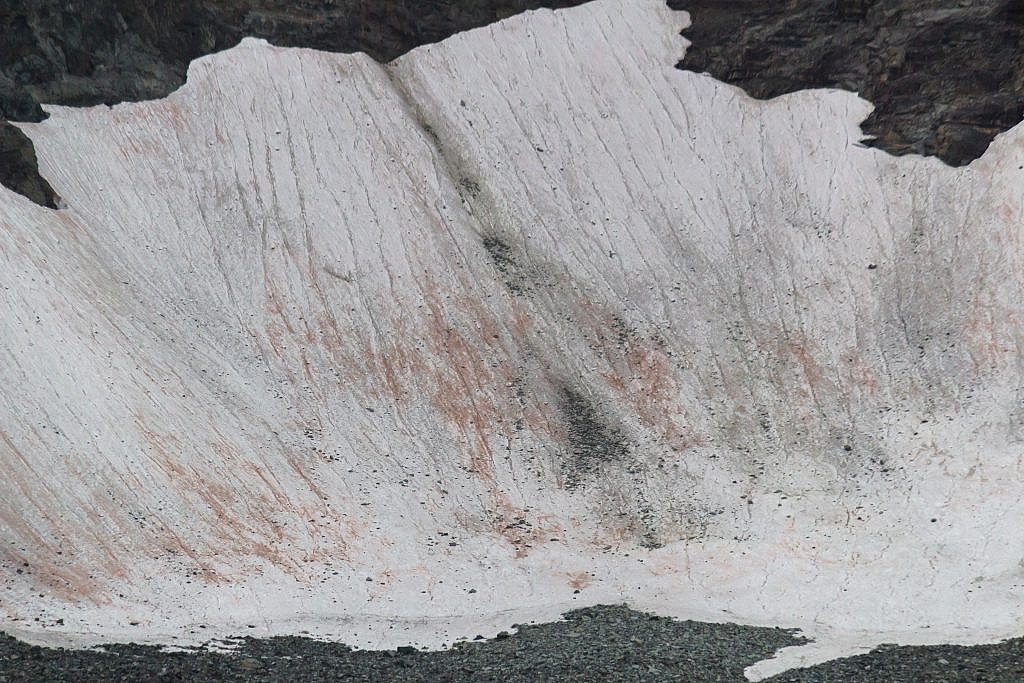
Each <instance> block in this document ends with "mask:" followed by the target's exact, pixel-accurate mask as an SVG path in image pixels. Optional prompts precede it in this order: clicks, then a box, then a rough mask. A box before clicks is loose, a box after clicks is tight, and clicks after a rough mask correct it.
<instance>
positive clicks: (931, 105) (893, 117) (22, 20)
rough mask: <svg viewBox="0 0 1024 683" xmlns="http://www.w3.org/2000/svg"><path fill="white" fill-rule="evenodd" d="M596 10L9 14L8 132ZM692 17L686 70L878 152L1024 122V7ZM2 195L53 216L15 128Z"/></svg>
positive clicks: (18, 7) (899, 0)
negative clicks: (834, 112)
mask: <svg viewBox="0 0 1024 683" xmlns="http://www.w3.org/2000/svg"><path fill="white" fill-rule="evenodd" d="M582 2H583V0H428V1H425V2H412V1H411V0H324V1H322V2H318V1H314V0H299V1H295V2H290V1H289V2H285V0H60V1H58V0H20V1H19V2H11V3H5V4H4V6H3V7H2V8H0V119H7V120H13V121H38V120H41V119H42V118H43V116H44V114H43V112H42V110H41V109H40V107H39V103H40V102H47V103H54V104H67V105H78V106H84V105H92V104H99V103H106V104H113V103H115V102H120V101H124V100H138V99H148V98H154V97H162V96H164V95H166V94H167V93H168V92H170V91H171V90H173V89H174V88H176V87H178V86H179V85H181V83H182V82H183V80H184V77H185V71H186V69H187V67H188V64H189V62H190V61H191V60H192V59H195V58H196V57H199V56H201V55H204V54H207V53H210V52H215V51H218V50H223V49H225V48H228V47H230V46H232V45H234V44H235V43H237V42H238V40H240V39H241V38H242V37H243V36H247V35H251V36H257V37H262V38H266V39H268V40H270V41H271V42H273V43H274V44H277V45H283V46H302V47H312V48H317V49H322V50H331V51H337V52H353V51H364V52H367V53H369V54H370V55H372V56H373V57H375V58H376V59H379V60H384V61H386V60H390V59H392V58H394V57H396V56H398V55H400V54H402V53H403V52H406V51H408V50H410V49H411V48H413V47H415V46H417V45H421V44H423V43H428V42H434V41H438V40H441V39H443V38H445V37H446V36H448V35H450V34H452V33H454V32H457V31H460V30H465V29H468V28H472V27H474V26H480V25H484V24H487V23H490V22H493V21H496V20H498V19H501V18H503V17H506V16H509V15H512V14H515V13H517V12H521V11H524V10H526V9H531V8H536V7H541V6H543V7H565V6H570V5H577V4H581V3H582ZM670 4H671V5H672V6H673V7H675V8H676V9H686V10H689V11H690V12H691V13H692V15H693V19H694V25H693V27H692V28H690V29H689V30H688V31H687V32H686V35H687V36H688V37H689V38H690V40H692V41H693V47H692V48H691V50H690V52H689V53H688V54H687V57H686V59H685V60H684V62H683V63H682V64H681V66H682V67H683V68H687V69H692V70H695V71H707V72H709V73H711V74H712V75H713V76H715V77H716V78H719V79H721V80H723V81H726V82H729V83H734V84H736V85H739V86H741V87H743V88H744V89H745V90H746V91H747V92H749V93H750V94H751V95H753V96H754V97H761V98H765V97H773V96H776V95H780V94H782V93H786V92H791V91H794V90H800V89H803V88H815V87H826V86H828V87H839V88H844V89H847V90H853V91H857V92H859V93H860V94H861V95H862V96H864V97H866V98H867V99H869V100H871V101H872V102H874V103H875V105H876V106H877V109H876V111H875V113H874V114H872V116H871V117H870V118H869V119H868V121H867V122H866V123H865V126H864V127H865V130H866V131H867V132H868V133H870V134H872V135H874V136H876V140H875V141H874V142H873V143H872V144H874V145H876V146H878V147H880V148H882V149H885V150H887V151H889V152H892V153H894V154H905V153H908V152H914V153H919V154H931V155H935V156H938V157H939V158H941V159H943V160H944V161H946V162H947V163H950V164H954V165H960V164H965V163H967V162H969V161H971V160H972V159H975V158H977V157H978V156H980V155H981V153H982V152H983V151H984V150H985V148H986V147H987V146H988V143H989V142H990V141H991V140H992V138H993V137H994V136H995V135H996V134H997V133H999V132H1001V131H1003V130H1006V129H1008V128H1010V127H1012V126H1014V125H1016V124H1017V123H1018V122H1019V121H1020V120H1021V118H1022V117H1024V0H923V1H922V2H906V1H905V0H896V1H892V0H888V1H886V2H882V1H881V0H850V1H849V2H836V1H835V0H790V1H789V2H768V3H765V2H758V1H756V0H671V2H670ZM0 182H2V183H3V184H4V185H6V186H8V187H11V188H13V189H15V190H17V191H18V192H21V193H22V194H24V195H26V196H28V197H30V198H31V199H33V200H34V201H36V202H38V203H41V204H44V205H49V206H53V202H54V197H53V193H52V190H50V189H49V186H48V185H47V184H46V181H45V180H43V179H41V178H40V177H39V176H38V172H37V171H36V170H35V154H34V152H32V149H31V145H30V144H29V143H28V141H27V140H26V139H25V138H24V137H23V136H21V135H20V134H19V133H18V132H17V131H14V130H12V129H11V128H10V127H9V126H6V125H4V124H2V123H0Z"/></svg>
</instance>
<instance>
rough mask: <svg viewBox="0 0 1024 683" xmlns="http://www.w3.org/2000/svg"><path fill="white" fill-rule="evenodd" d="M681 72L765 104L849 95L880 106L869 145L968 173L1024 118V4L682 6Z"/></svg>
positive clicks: (699, 1) (715, 2)
mask: <svg viewBox="0 0 1024 683" xmlns="http://www.w3.org/2000/svg"><path fill="white" fill-rule="evenodd" d="M670 4H671V5H673V6H675V7H676V8H677V9H685V10H688V11H690V13H691V15H692V18H693V26H692V27H691V28H689V29H688V30H687V31H686V36H687V37H688V38H689V39H690V40H692V41H693V46H692V47H691V48H690V49H689V50H688V51H687V53H686V59H685V60H684V61H683V63H682V64H681V65H680V66H681V67H683V68H686V69H692V70H694V71H706V72H708V73H710V74H711V75H712V76H714V77H715V78H718V79H720V80H723V81H726V82H728V83H732V84H734V85H738V86H740V87H741V88H743V89H744V90H746V91H747V92H748V93H749V94H751V95H753V96H754V97H758V98H768V97H775V96H777V95H781V94H783V93H788V92H794V91H796V90H803V89H806V88H824V87H829V88H842V89H844V90H850V91H853V92H856V93H859V94H860V96H861V97H864V98H865V99H867V100H869V101H871V102H872V103H873V104H874V105H875V111H874V112H873V113H872V114H871V116H869V117H868V119H867V120H866V121H865V122H864V124H863V126H862V127H863V129H864V131H865V132H866V133H868V134H869V135H872V136H874V139H873V140H871V141H869V143H868V144H871V145H874V146H876V147H879V148H881V149H884V150H886V151H887V152H890V153H893V154H908V153H913V154H928V155H934V156H937V157H939V158H940V159H942V160H943V161H945V162H946V163H948V164H951V165H954V166H959V165H963V164H966V163H968V162H970V161H972V160H973V159H976V158H978V157H979V156H981V154H982V153H983V152H984V151H985V149H986V148H987V147H988V145H989V142H991V141H992V138H993V137H995V136H996V135H997V134H998V133H1001V132H1003V131H1005V130H1007V129H1008V128H1010V127H1012V126H1014V125H1016V124H1017V123H1019V122H1020V121H1021V119H1022V118H1024V1H1022V0H925V1H924V2H919V1H917V2H906V1H903V0H900V1H897V2H892V1H888V0H887V1H886V2H880V1H878V0H855V1H849V2H835V1H834V0H801V1H798V2H762V1H760V0H740V1H739V2H736V1H735V0H672V2H671V3H670Z"/></svg>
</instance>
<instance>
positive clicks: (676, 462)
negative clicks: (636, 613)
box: [0, 0, 1024, 668]
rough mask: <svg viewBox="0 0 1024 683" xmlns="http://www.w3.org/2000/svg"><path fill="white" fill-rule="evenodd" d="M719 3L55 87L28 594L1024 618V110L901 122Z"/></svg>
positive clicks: (9, 502)
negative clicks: (159, 86)
mask: <svg viewBox="0 0 1024 683" xmlns="http://www.w3.org/2000/svg"><path fill="white" fill-rule="evenodd" d="M684 20H685V15H682V14H677V13H673V12H670V11H669V10H668V9H667V8H665V7H664V6H663V5H662V4H661V3H660V2H655V1H654V0H644V1H642V2H635V3H629V4H627V5H622V4H620V3H613V2H611V1H610V0H599V1H598V2H595V3H591V4H588V5H586V6H583V7H580V8H576V9H572V10H564V11H558V12H550V11H542V12H533V13H528V14H526V15H523V16H520V17H515V18H512V19H509V20H507V21H504V22H501V23H499V24H495V25H493V26H490V27H487V28H484V29H478V30H474V31H470V32H467V33H464V34H459V35H456V36H453V37H452V38H450V39H448V40H446V41H444V42H443V43H439V44H436V45H431V46H426V47H423V48H419V49H417V50H415V51H413V52H411V53H409V54H408V55H405V56H403V57H401V58H399V59H397V60H395V61H394V62H391V63H389V64H386V65H381V64H378V63H377V62H374V61H373V60H372V59H370V58H369V57H367V56H365V55H333V54H326V53H320V52H315V51H311V50H300V49H282V48H275V47H271V46H269V45H267V44H266V43H263V42H261V41H255V40H246V41H243V43H242V44H241V45H240V46H239V47H237V48H235V49H232V50H229V51H227V52H224V53H220V54H217V55H214V56H211V57H206V58H203V59H200V60H197V61H196V62H194V63H193V65H192V66H191V68H190V70H189V77H188V82H187V84H186V85H185V86H184V87H183V88H182V89H180V90H179V91H177V92H175V93H172V94H171V95H170V96H168V97H167V98H165V99H162V100H155V101H151V102H142V103H135V104H123V105H117V106H114V107H95V108H87V109H70V108H63V107H52V108H49V112H50V118H49V119H48V120H47V121H45V122H42V123H39V124H25V125H23V126H22V128H23V130H24V131H25V132H26V134H27V135H29V137H30V138H31V139H32V141H33V142H34V144H35V145H36V148H37V150H38V153H39V158H40V168H41V170H42V172H43V175H44V176H45V177H46V178H47V179H48V180H49V182H50V183H51V184H52V186H53V188H54V190H55V191H56V192H57V194H58V195H59V196H60V197H61V198H62V200H63V202H64V205H65V207H66V208H64V209H62V210H59V211H48V210H45V209H43V208H41V207H38V206H36V205H34V204H32V203H31V202H29V201H27V200H25V199H24V198H22V197H20V196H18V195H15V194H14V193H12V192H7V191H3V194H2V195H0V226H2V233H0V287H2V292H3V296H4V301H5V306H6V312H5V313H4V315H3V316H2V317H0V339H3V343H2V345H0V387H2V388H0V463H2V466H3V468H4V471H5V473H7V476H6V478H4V479H3V480H2V481H0V520H2V528H3V530H4V533H3V536H2V537H0V543H2V545H0V576H2V580H3V582H4V586H3V590H2V591H0V615H2V619H3V622H4V627H5V629H7V630H11V631H13V632H15V633H19V634H24V635H27V636H39V637H42V635H41V634H44V633H61V634H66V635H68V636H75V637H77V638H79V642H87V641H89V640H94V639H99V640H110V639H133V640H139V639H143V638H148V639H152V640H155V641H164V642H167V641H168V640H169V639H170V638H171V637H176V638H179V639H180V641H186V640H192V641H198V640H203V639H205V638H209V637H212V636H214V635H217V634H226V633H231V632H236V631H238V630H240V629H243V628H245V627H246V626H248V625H253V626H255V627H256V629H257V630H256V632H257V633H284V632H295V631H298V630H310V631H312V632H314V633H316V634H318V635H322V636H326V637H334V638H339V639H343V640H346V641H347V642H351V643H353V644H361V645H370V646H377V645H383V644H395V643H400V642H417V643H423V644H431V645H438V644H440V643H445V642H451V641H452V639H453V638H455V637H458V636H464V635H467V634H471V633H476V632H481V631H487V630H488V629H491V630H492V632H496V631H497V630H499V629H500V628H503V627H505V626H507V625H508V624H511V623H513V622H515V621H522V620H523V619H524V617H525V618H548V617H553V616H556V615H557V614H558V613H559V612H560V611H562V609H563V608H564V607H565V606H567V605H569V604H578V603H580V602H583V603H585V604H586V603H597V602H602V601H619V600H626V601H628V602H630V603H632V604H634V605H637V606H640V607H648V608H655V609H657V610H658V611H660V612H662V613H667V614H673V615H676V616H687V617H697V618H705V619H731V620H738V621H743V622H747V623H757V624H774V625H782V626H796V627H801V628H803V629H804V630H805V632H806V633H807V634H808V635H810V636H812V637H817V638H819V640H820V642H819V644H818V645H817V646H815V647H817V648H818V650H817V652H818V654H817V655H808V656H817V657H827V656H832V655H834V654H835V652H836V651H841V650H842V649H843V648H846V651H850V650H856V649H857V648H861V647H864V646H866V645H871V644H874V643H877V642H882V641H887V642H892V641H896V642H907V643H911V642H943V641H949V642H952V641H957V642H959V641H971V640H984V639H990V638H998V637H1005V636H1008V635H1013V634H1015V633H1016V632H1017V631H1018V630H1019V623H1020V619H1021V617H1022V615H1024V612H1022V610H1021V606H1020V602H1019V599H1018V598H1017V592H1018V591H1019V579H1020V570H1019V561H1020V557H1021V552H1022V551H1024V548H1021V547H1020V544H1019V543H1017V542H1015V541H1013V540H1012V539H1014V538H1016V535H1015V534H1014V528H1015V524H1014V520H1015V519H1017V517H1018V515H1019V514H1020V513H1021V512H1024V510H1021V502H1020V486H1019V485H1018V479H1019V478H1020V477H1019V474H1020V472H1021V461H1020V452H1021V451H1020V448H1021V445H1020V444H1021V442H1020V438H1021V437H1020V434H1019V430H1018V429H1017V428H1016V424H1017V423H1018V422H1019V418H1020V405H1019V404H1020V395H1019V386H1018V385H1019V379H1020V346H1019V343H1020V334H1021V326H1020V320H1021V318H1020V316H1021V304H1020V302H1021V301H1022V300H1024V299H1022V297H1021V294H1022V292H1021V285H1022V281H1024V280H1022V271H1021V263H1020V259H1019V257H1018V254H1019V253H1020V250H1019V248H1018V247H1019V242H1020V226H1021V222H1020V217H1021V213H1022V210H1024V196H1022V194H1021V191H1020V187H1021V185H1020V181H1021V178H1022V177H1024V171H1022V170H1021V166H1022V164H1024V144H1022V142H1021V129H1020V127H1018V128H1017V129H1014V130H1012V131H1010V132H1008V133H1007V134H1005V135H1003V136H1001V137H1000V138H997V140H996V141H995V143H994V144H993V146H992V148H991V149H990V150H989V152H988V153H986V155H985V156H984V157H982V158H981V159H979V160H977V161H976V162H974V163H973V164H971V165H970V166H968V167H966V168H963V169H951V168H949V167H946V166H944V165H943V164H941V163H939V162H937V161H935V160H930V159H924V158H918V157H906V158H900V159H894V158H890V157H887V156H885V155H884V154H882V153H879V152H877V151H874V150H870V149H866V148H864V147H862V146H860V145H859V144H858V141H859V139H860V131H859V128H858V125H857V124H858V122H859V121H860V120H862V119H863V117H864V116H866V115H867V113H868V112H869V111H870V106H869V105H868V104H867V103H866V102H864V101H862V100H859V99H857V98H856V97H854V96H852V95H849V94H845V93H840V92H834V91H813V92H801V93H795V94H793V95H788V96H785V97H781V98H777V99H775V100H772V101H769V102H758V101H754V100H752V99H750V98H748V97H746V96H744V95H743V94H742V93H741V92H740V91H738V90H736V89H735V88H732V87H729V86H726V85H723V84H721V83H718V82H716V81H714V80H712V79H711V78H708V77H706V76H699V75H696V74H692V73H686V72H680V71H678V70H675V69H674V68H673V64H674V63H675V62H676V61H677V60H678V58H679V57H680V56H681V53H682V51H683V50H684V48H685V41H683V40H682V39H681V38H680V37H679V35H678V33H679V30H680V29H681V28H682V26H683V24H684ZM980 558H984V559H980ZM879 586H884V587H885V590H884V591H879V590H878V588H879ZM581 587H582V588H581ZM935 595H943V596H944V599H943V600H942V601H937V600H935V599H934V596H935ZM1008 596H1009V597H1008ZM574 600H575V601H576V602H575V603H573V602H572V601H574ZM894 604H895V605H896V607H895V608H894V607H893V605H894ZM36 618H38V619H40V621H38V622H37V621H35V619H36ZM58 619H61V620H62V622H60V623H57V620H58ZM199 625H202V626H204V628H203V629H201V630H200V629H199ZM805 652H806V651H805ZM799 656H801V655H800V654H799V653H798V654H796V655H794V658H798V657H799ZM794 658H791V659H785V660H779V661H780V662H781V664H779V663H778V662H777V663H776V664H779V666H784V665H785V664H786V662H792V661H796V659H794ZM768 666H769V668H770V667H771V666H774V664H769V665H768Z"/></svg>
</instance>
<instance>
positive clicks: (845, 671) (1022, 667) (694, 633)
mask: <svg viewBox="0 0 1024 683" xmlns="http://www.w3.org/2000/svg"><path fill="white" fill-rule="evenodd" d="M565 619H566V620H565V621H564V622H557V623H552V624H541V625H531V626H523V627H521V628H520V629H519V630H518V632H517V633H515V634H513V635H504V636H499V637H498V638H496V639H493V640H479V641H471V642H465V643H460V644H459V645H457V646H455V647H454V648H452V649H450V650H446V651H443V652H418V651H415V650H412V649H404V648H403V649H402V650H401V651H398V652H396V651H388V652H379V651H374V652H370V651H353V650H351V649H349V648H348V647H346V646H345V645H340V644H336V643H324V642H319V641H315V640H310V639H307V638H295V637H287V638H271V639H266V640H257V639H253V638H245V639H241V640H240V641H239V643H240V646H239V648H238V650H237V651H236V652H233V653H231V654H224V653H213V652H205V651H202V652H195V653H180V652H176V653H168V652H162V651H161V650H160V649H159V648H156V647H151V646H142V645H112V646H108V647H107V648H106V651H104V652H97V651H93V650H90V651H83V650H64V649H51V648H40V647H33V646H30V645H26V644H24V643H22V642H20V641H18V640H15V639H14V638H11V637H9V636H0V681H3V682H7V681H289V682H298V681H410V682H414V681H432V682H435V683H436V682H438V681H503V682H506V681H507V682H522V683H534V682H540V681H581V682H582V681H586V682H590V681H685V682H688V683H700V682H704V681H744V680H746V679H745V678H744V677H743V669H744V668H745V667H746V666H749V665H750V664H753V663H754V662H756V661H758V660H761V659H764V658H766V657H770V656H771V655H772V653H773V652H775V651H776V650H777V649H778V648H781V647H785V646H787V645H797V644H799V643H801V642H804V641H803V640H801V639H800V638H798V637H796V636H795V635H793V633H791V632H789V631H786V630H783V629H773V628H755V627H749V626H737V625H735V624H705V623H700V622H694V621H675V620H672V619H666V618H660V617H655V616H651V615H647V614H643V613H640V612H636V611H633V610H630V609H628V608H626V607H622V606H601V607H591V608H587V609H582V610H576V611H573V612H570V613H568V614H566V615H565ZM1022 643H1024V641H1022V639H1015V640H1011V641H1008V642H1006V643H1002V644H999V645H986V646H978V647H953V646H937V647H884V648H880V649H878V650H876V651H874V652H871V653H869V654H867V655H862V656H859V657H852V658H849V659H844V660H838V661H834V662H829V663H826V664H822V665H820V666H816V667H812V668H809V669H802V670H796V671H790V672H786V673H784V674H782V675H780V676H778V677H776V678H774V679H772V680H773V681H777V682H783V681H800V682H811V681H814V682H817V681H851V682H852V681H857V682H860V681H915V682H917V681H936V682H938V681H949V682H952V681H957V682H963V683H967V682H975V681H979V682H980V681H991V682H995V681H999V682H1003V681H1006V682H1007V683H1009V682H1011V681H1013V682H1016V681H1024V648H1022Z"/></svg>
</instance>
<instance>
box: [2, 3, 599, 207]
mask: <svg viewBox="0 0 1024 683" xmlns="http://www.w3.org/2000/svg"><path fill="white" fill-rule="evenodd" d="M583 1H584V0H426V1H424V2H414V1H413V0H322V1H321V0H298V1H292V0H287V1H286V0H18V1H17V2H9V3H3V5H2V6H0V183H2V184H4V185H5V186H7V187H9V188H11V189H13V190H15V191H17V192H19V193H21V194H23V195H25V196H27V197H28V198H30V199H32V200H33V201H35V202H36V203H39V204H42V205H44V206H49V207H51V208H52V207H53V206H54V201H55V197H54V194H53V191H52V189H50V186H49V184H48V183H47V182H46V181H45V180H44V179H43V178H41V177H40V176H39V172H38V170H37V167H36V162H35V152H34V151H33V149H32V145H31V143H30V142H29V141H28V139H27V138H25V137H24V135H22V134H21V133H20V132H19V131H17V130H16V129H14V128H13V127H12V126H10V125H8V124H6V123H5V122H4V121H3V120H4V119H6V120H10V121H41V120H42V119H43V118H45V114H44V112H43V110H42V109H41V108H40V106H39V105H40V103H49V104H64V105H72V106H88V105H95V104H114V103H116V102H122V101H126V100H129V101H130V100H141V99H151V98H157V97H163V96H165V95H167V93H169V92H171V91H172V90H174V89H175V88H177V87H178V86H180V85H181V84H182V83H183V82H184V80H185V72H186V70H187V69H188V65H189V62H191V61H192V60H193V59H195V58H197V57H200V56H202V55H204V54H209V53H211V52H217V51H219V50H224V49H227V48H229V47H231V46H233V45H235V44H236V43H237V42H238V41H239V40H241V39H242V38H243V37H245V36H256V37H259V38H266V39H268V40H269V41H271V42H272V43H274V44H275V45H281V46H291V47H311V48H316V49H320V50H329V51H334V52H360V51H361V52H366V53H368V54H370V55H371V56H372V57H374V58H375V59H378V60H381V61H388V60H391V59H394V58H395V57H397V56H399V55H401V54H402V53H404V52H407V51H409V50H410V49H412V48H414V47H416V46H417V45H422V44H424V43H431V42H436V41H439V40H442V39H444V38H446V37H447V36H449V35H451V34H452V33H456V32H458V31H462V30H466V29H470V28H473V27H476V26H483V25H486V24H489V23H492V22H494V21H498V20H499V19H503V18H505V17H508V16H511V15H513V14H517V13H519V12H523V11H525V10H527V9H534V8H537V7H565V6H570V5H578V4H581V3H582V2H583Z"/></svg>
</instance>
